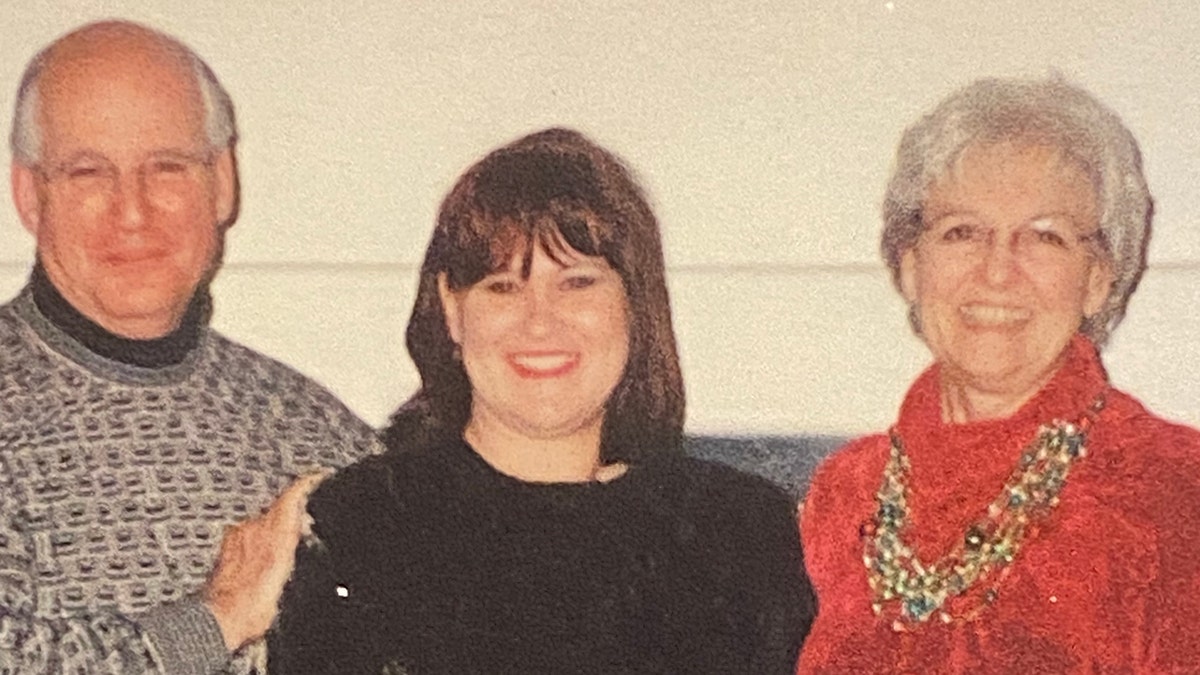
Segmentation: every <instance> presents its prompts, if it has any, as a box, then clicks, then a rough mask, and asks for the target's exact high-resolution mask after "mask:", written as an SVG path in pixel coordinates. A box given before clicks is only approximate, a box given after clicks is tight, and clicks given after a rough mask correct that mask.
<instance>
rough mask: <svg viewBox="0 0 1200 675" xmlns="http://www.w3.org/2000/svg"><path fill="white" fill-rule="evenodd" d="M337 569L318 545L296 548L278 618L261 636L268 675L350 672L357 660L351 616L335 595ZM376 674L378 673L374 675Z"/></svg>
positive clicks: (338, 587)
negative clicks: (265, 638)
mask: <svg viewBox="0 0 1200 675" xmlns="http://www.w3.org/2000/svg"><path fill="white" fill-rule="evenodd" d="M339 576H341V575H340V574H339V573H338V570H337V566H336V565H335V564H334V563H333V560H332V559H331V557H330V556H329V555H328V554H327V553H326V552H324V551H323V550H321V548H320V546H319V545H318V546H314V547H310V546H308V545H306V544H301V545H300V548H299V549H298V550H297V551H296V569H295V571H294V572H293V573H292V578H291V581H289V582H288V584H287V586H286V587H285V588H284V591H283V597H282V598H281V599H280V606H279V617H278V619H277V620H276V623H275V627H274V628H273V629H272V631H271V632H270V633H268V635H267V653H268V659H269V661H268V668H267V672H269V673H271V675H300V674H305V675H307V674H312V675H318V674H319V675H326V674H328V675H333V674H335V673H338V674H340V673H347V674H349V673H354V672H359V670H361V668H358V669H356V665H358V664H359V663H360V662H361V661H362V660H363V656H364V655H362V654H357V653H355V652H356V648H355V647H354V643H355V640H353V639H351V638H352V636H355V635H356V632H355V629H356V624H357V623H358V622H359V619H358V618H357V617H356V616H355V612H354V608H353V606H352V603H351V602H349V600H350V598H348V597H342V595H341V593H340V592H344V591H342V589H345V588H346V586H344V585H343V584H340V583H339V581H338V579H339ZM377 672H378V671H377Z"/></svg>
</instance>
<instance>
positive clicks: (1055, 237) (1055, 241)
mask: <svg viewBox="0 0 1200 675" xmlns="http://www.w3.org/2000/svg"><path fill="white" fill-rule="evenodd" d="M1033 234H1034V236H1035V237H1036V239H1035V240H1034V241H1036V242H1037V243H1039V244H1047V245H1049V246H1057V247H1059V248H1065V247H1066V245H1067V240H1066V238H1065V237H1063V236H1062V235H1061V234H1059V233H1057V232H1055V231H1054V230H1034V231H1033Z"/></svg>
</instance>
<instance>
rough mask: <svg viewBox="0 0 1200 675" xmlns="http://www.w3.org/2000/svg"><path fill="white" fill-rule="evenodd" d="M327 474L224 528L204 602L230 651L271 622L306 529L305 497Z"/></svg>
mask: <svg viewBox="0 0 1200 675" xmlns="http://www.w3.org/2000/svg"><path fill="white" fill-rule="evenodd" d="M327 475H329V474H328V473H313V474H308V475H306V476H302V477H300V478H298V479H296V481H295V482H294V483H292V484H291V485H289V486H288V488H287V489H286V490H284V491H283V492H282V493H281V494H280V495H279V497H278V498H277V499H276V500H275V503H274V504H272V505H271V508H270V509H268V510H267V512H266V513H264V514H262V515H260V516H258V517H257V518H251V519H250V520H247V521H244V522H241V523H238V524H237V525H231V526H229V527H228V528H226V530H225V538H224V539H223V540H222V541H221V553H220V557H219V558H218V559H217V564H216V567H215V568H214V569H213V572H212V575H211V576H210V577H209V580H208V585H207V586H205V588H204V602H205V604H206V605H207V606H208V608H209V610H210V611H212V613H213V616H215V617H216V619H217V624H218V625H219V626H220V627H221V635H222V636H223V637H224V638H225V646H226V647H228V648H229V651H231V652H233V651H236V650H237V649H239V648H240V647H241V646H242V645H245V644H246V643H247V642H250V641H251V640H254V639H256V638H259V637H261V636H262V635H263V634H264V633H266V632H267V629H268V628H270V627H271V622H272V621H274V620H275V614H276V612H278V611H279V597H280V595H282V594H283V586H284V584H286V583H287V580H288V578H289V577H290V576H291V574H292V566H293V565H295V562H296V546H297V545H298V544H299V543H300V536H301V534H302V532H304V531H305V530H306V529H307V527H308V513H307V512H306V511H305V506H306V505H307V503H308V495H309V493H310V492H312V490H313V488H315V487H316V486H317V484H318V483H320V482H321V480H322V479H323V478H325V477H326V476H327Z"/></svg>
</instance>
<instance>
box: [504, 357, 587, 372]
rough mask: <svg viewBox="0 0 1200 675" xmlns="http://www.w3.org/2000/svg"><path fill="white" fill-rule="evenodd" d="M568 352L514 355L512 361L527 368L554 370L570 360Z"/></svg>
mask: <svg viewBox="0 0 1200 675" xmlns="http://www.w3.org/2000/svg"><path fill="white" fill-rule="evenodd" d="M571 358H572V357H571V355H570V354H549V355H545V356H528V355H521V356H514V357H513V362H514V363H516V364H517V365H518V366H521V367H522V368H528V369H529V370H555V369H557V368H562V367H563V366H565V365H567V363H569V362H570V361H571Z"/></svg>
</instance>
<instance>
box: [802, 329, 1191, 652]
mask: <svg viewBox="0 0 1200 675" xmlns="http://www.w3.org/2000/svg"><path fill="white" fill-rule="evenodd" d="M939 381H940V380H939V372H938V369H937V367H936V366H934V367H933V368H931V369H929V370H927V371H926V372H925V373H924V374H923V375H922V376H921V377H920V378H919V379H918V380H917V382H916V383H915V384H914V385H913V386H912V388H911V389H910V390H909V392H908V395H907V397H906V398H905V400H904V404H903V405H902V407H901V409H900V417H899V421H898V422H897V424H896V432H897V433H898V434H899V435H900V437H901V438H902V439H903V443H904V446H905V449H906V451H907V453H908V457H909V459H910V461H911V471H910V473H909V476H910V479H909V488H910V494H911V499H910V500H909V501H908V521H909V526H908V529H907V530H906V531H905V533H904V537H905V538H906V540H907V541H908V542H909V543H910V544H911V545H912V546H913V548H914V550H915V551H916V552H917V555H918V557H919V558H920V559H921V560H923V561H926V562H932V561H935V560H937V559H938V558H940V557H941V556H943V555H945V554H946V553H947V552H949V551H950V550H951V549H953V548H954V547H955V546H956V545H957V544H958V543H959V542H961V541H963V537H964V534H965V532H966V530H967V528H968V527H970V525H971V524H972V523H973V522H976V521H978V520H980V519H981V518H983V517H984V516H985V514H986V513H987V507H988V504H989V503H990V502H991V501H992V500H993V499H994V498H995V497H996V496H997V495H998V494H999V493H1000V491H1001V488H1002V487H1003V486H1004V484H1005V481H1006V479H1007V478H1008V476H1009V474H1010V473H1011V472H1012V471H1013V468H1014V467H1015V466H1016V465H1017V462H1018V459H1019V457H1020V456H1021V452H1022V451H1023V449H1024V448H1025V446H1026V445H1027V444H1028V443H1029V442H1030V441H1031V440H1032V439H1033V437H1034V435H1035V434H1036V433H1037V429H1038V426H1039V425H1040V424H1046V423H1050V422H1052V421H1053V420H1056V419H1057V420H1077V419H1078V418H1079V417H1080V415H1081V414H1082V413H1083V411H1084V410H1085V409H1087V408H1088V407H1089V406H1091V405H1092V404H1093V402H1094V401H1095V400H1096V399H1097V397H1098V396H1099V395H1101V394H1102V393H1103V394H1104V408H1103V410H1102V411H1101V412H1100V414H1099V416H1098V417H1097V419H1096V422H1095V424H1094V426H1092V428H1091V430H1090V432H1089V435H1088V441H1087V450H1088V453H1087V456H1086V457H1084V458H1082V459H1081V460H1079V461H1078V462H1077V463H1076V464H1075V465H1074V466H1073V467H1072V468H1071V473H1070V475H1069V476H1068V478H1067V483H1066V486H1065V487H1064V488H1063V491H1062V493H1061V494H1060V498H1061V502H1060V503H1059V504H1058V506H1056V507H1055V508H1054V510H1053V511H1051V512H1050V514H1049V516H1048V518H1046V520H1045V521H1043V522H1039V523H1038V525H1037V527H1036V531H1035V532H1033V533H1032V534H1030V535H1029V536H1028V537H1027V539H1026V540H1025V541H1024V542H1023V543H1022V545H1021V548H1020V550H1019V551H1018V552H1017V554H1016V557H1015V558H1014V560H1013V562H1012V563H1011V565H1010V570H1009V574H1008V576H1006V577H1003V579H1002V581H1000V582H999V584H998V585H997V586H996V587H995V591H996V592H997V593H998V596H997V597H996V599H995V601H994V603H992V604H990V605H987V606H985V607H984V608H983V610H982V612H980V613H979V615H978V617H977V618H976V619H975V620H963V621H955V622H953V623H950V624H943V623H942V622H941V621H940V620H938V618H937V617H936V616H935V617H933V618H931V619H930V620H929V621H928V622H927V623H924V624H921V625H919V626H917V627H916V628H915V630H913V631H911V632H907V633H897V632H895V631H893V630H892V628H891V622H892V619H891V618H890V617H889V618H883V617H876V616H875V615H874V613H873V612H872V609H871V602H872V599H873V598H872V594H871V590H870V588H869V587H868V584H867V570H866V567H865V565H864V563H863V552H864V546H863V541H862V535H861V534H860V532H861V531H862V530H861V529H860V528H862V526H863V525H864V524H865V523H868V522H870V521H871V520H872V518H873V516H874V514H875V511H876V509H877V507H876V502H875V493H876V491H877V490H878V489H879V486H880V483H881V481H882V478H883V470H884V464H885V462H886V461H887V458H888V452H889V448H890V443H889V440H888V437H887V436H886V435H877V436H870V437H867V438H863V439H860V440H858V441H855V442H853V443H851V444H850V445H849V446H847V447H846V448H844V449H842V450H840V451H838V452H837V453H836V454H834V455H833V456H832V457H831V458H830V459H829V460H828V461H827V462H826V463H825V464H824V465H823V466H822V467H821V468H820V469H819V470H818V472H817V474H816V476H815V477H814V479H813V483H812V488H811V491H810V492H809V495H808V500H807V502H806V505H805V509H804V512H803V517H802V528H801V529H802V532H803V539H804V547H805V553H806V556H807V557H806V563H807V565H808V570H809V573H810V574H811V575H812V579H813V584H814V585H815V587H816V589H817V597H818V600H819V601H820V607H821V611H820V614H819V616H818V617H817V621H816V623H815V624H814V626H813V632H812V635H811V636H810V638H809V642H808V644H807V645H806V647H805V651H804V654H803V657H802V663H801V670H800V672H804V673H851V672H852V673H964V672H970V673H1096V672H1101V673H1196V672H1200V634H1197V632H1196V623H1197V621H1200V556H1197V551H1200V546H1198V544H1197V542H1200V432H1197V431H1196V430H1195V429H1191V428H1189V427H1185V426H1182V425H1178V424H1172V423H1170V422H1167V421H1165V420H1163V419H1161V418H1158V417H1155V416H1154V415H1152V414H1151V413H1149V412H1148V411H1147V410H1146V409H1145V408H1144V407H1143V406H1142V405H1141V404H1140V403H1138V402H1137V401H1136V400H1134V399H1133V398H1132V397H1130V396H1128V395H1127V394H1124V393H1122V392H1120V391H1117V390H1114V389H1111V388H1109V385H1108V380H1107V376H1106V375H1105V372H1104V368H1103V367H1102V365H1101V363H1100V358H1099V356H1098V354H1097V353H1096V349H1095V347H1094V346H1093V345H1092V343H1091V342H1089V341H1088V340H1087V339H1086V338H1083V337H1076V338H1075V340H1074V341H1073V342H1072V343H1071V345H1070V346H1069V347H1068V348H1067V353H1066V358H1065V359H1064V363H1063V366H1062V367H1061V368H1060V369H1059V371H1058V372H1057V373H1056V374H1055V375H1054V377H1053V378H1052V379H1051V380H1050V382H1049V383H1048V384H1047V385H1046V386H1045V387H1044V388H1043V389H1042V390H1041V391H1040V392H1039V393H1038V394H1036V395H1035V396H1034V397H1033V398H1032V399H1031V400H1030V401H1029V402H1028V403H1026V404H1025V405H1024V406H1023V407H1022V408H1021V409H1020V410H1018V411H1017V412H1016V413H1015V414H1014V415H1012V416H1011V417H1009V418H1005V419H1000V420H984V421H979V422H972V423H968V424H951V423H945V422H943V421H942V419H941V399H940V395H939V391H940V387H939ZM987 587H988V584H987V582H984V583H981V584H979V585H977V586H975V587H973V588H972V589H970V590H969V591H967V592H966V593H965V594H964V596H963V597H961V598H959V600H961V602H958V601H954V602H952V603H950V604H948V607H949V608H950V610H951V613H952V614H954V615H955V616H960V617H961V616H963V614H964V613H965V610H967V609H969V608H974V607H978V606H979V604H980V603H981V602H983V600H982V598H981V596H982V595H983V594H984V590H985V589H986V588H987ZM885 616H886V615H885Z"/></svg>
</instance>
